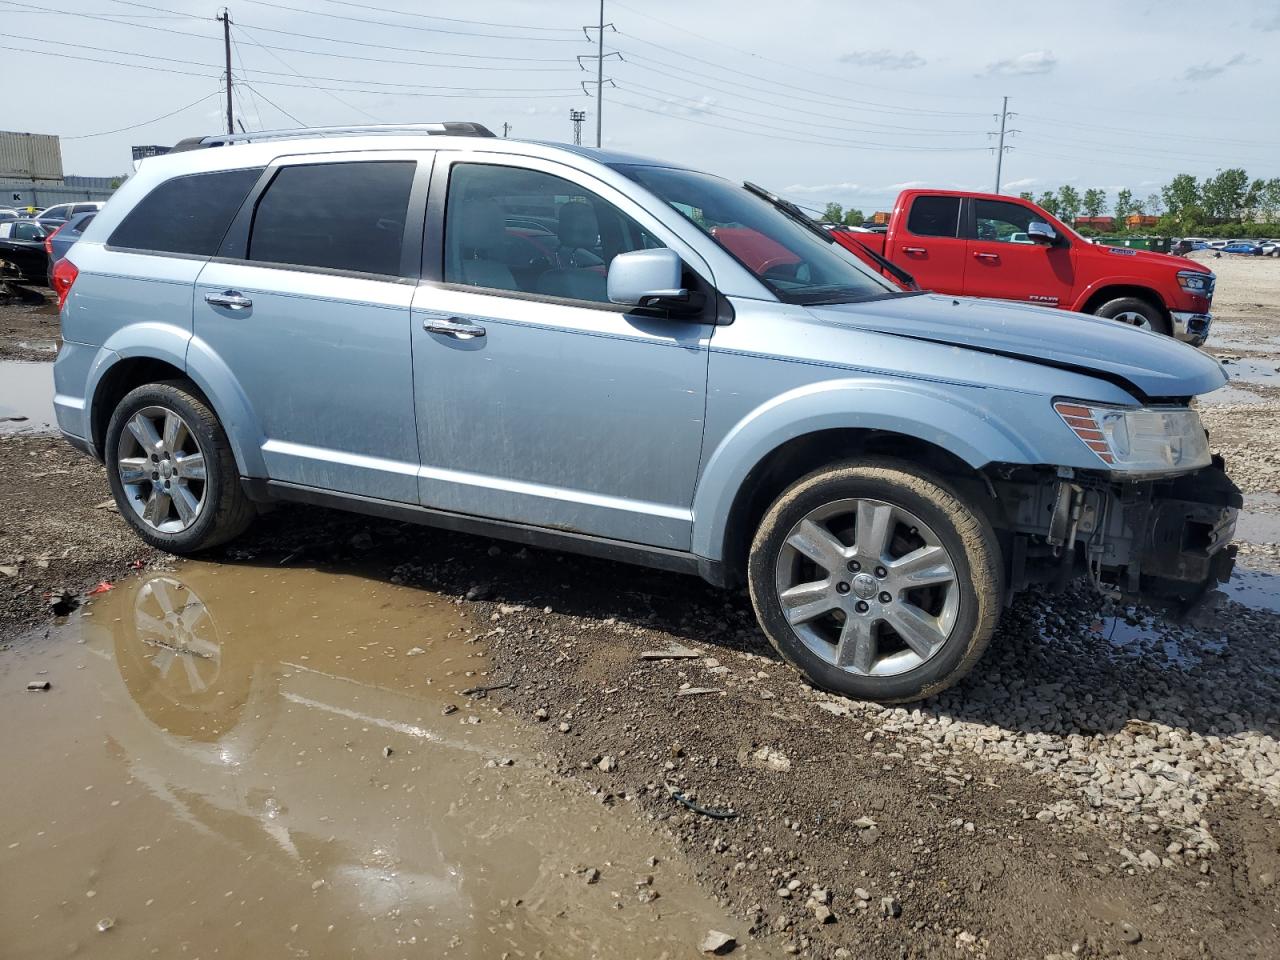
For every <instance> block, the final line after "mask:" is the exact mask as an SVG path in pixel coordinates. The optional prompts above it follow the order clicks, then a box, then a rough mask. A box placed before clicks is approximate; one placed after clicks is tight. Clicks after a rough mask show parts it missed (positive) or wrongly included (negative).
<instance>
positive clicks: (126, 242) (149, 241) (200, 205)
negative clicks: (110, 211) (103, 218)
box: [107, 167, 262, 257]
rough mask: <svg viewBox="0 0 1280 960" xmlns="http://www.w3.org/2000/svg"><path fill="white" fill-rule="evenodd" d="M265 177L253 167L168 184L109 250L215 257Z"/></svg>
mask: <svg viewBox="0 0 1280 960" xmlns="http://www.w3.org/2000/svg"><path fill="white" fill-rule="evenodd" d="M261 174H262V168H261V167H253V168H249V169H244V170H220V171H218V172H217V173H196V174H191V175H189V176H185V177H174V178H173V179H172V180H166V181H165V182H164V183H162V184H160V186H158V187H156V188H155V189H154V190H152V191H151V192H150V193H149V194H147V195H146V196H145V197H143V198H142V199H141V200H140V201H139V202H138V204H137V206H135V207H134V208H133V209H132V210H130V211H129V213H128V214H127V215H126V216H125V218H124V219H123V220H122V221H121V222H120V225H119V226H118V227H116V228H115V230H114V231H112V233H111V236H110V238H108V240H107V245H108V246H111V247H119V248H122V249H125V250H147V251H153V252H157V253H181V254H188V255H191V256H198V257H212V256H213V255H214V254H215V253H217V251H218V245H219V244H220V243H222V236H223V234H225V233H226V232H227V228H228V227H229V226H231V219H232V217H234V216H235V215H236V211H237V210H239V209H240V205H241V204H242V203H244V198H245V197H247V196H248V195H249V190H250V189H252V187H253V185H254V184H255V183H257V182H258V177H259V176H260V175H261Z"/></svg>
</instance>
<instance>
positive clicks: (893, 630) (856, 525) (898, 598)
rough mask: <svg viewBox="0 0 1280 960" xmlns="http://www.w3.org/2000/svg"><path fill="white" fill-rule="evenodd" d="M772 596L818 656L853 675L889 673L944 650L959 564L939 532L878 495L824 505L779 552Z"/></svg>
mask: <svg viewBox="0 0 1280 960" xmlns="http://www.w3.org/2000/svg"><path fill="white" fill-rule="evenodd" d="M775 589H776V593H777V600H778V603H779V605H780V607H781V609H782V613H783V616H784V617H785V618H786V620H787V623H788V624H789V625H790V627H791V629H792V631H794V633H795V634H796V636H797V637H799V639H800V640H801V641H802V642H803V643H804V645H805V646H806V647H807V648H808V649H809V650H810V651H811V652H812V653H813V654H814V655H816V656H818V657H820V658H821V659H822V660H824V661H826V662H827V663H830V664H833V665H834V666H836V667H838V668H840V669H841V670H845V671H847V672H849V673H852V674H856V675H859V676H896V675H898V674H901V673H906V672H907V671H909V670H913V669H915V668H916V667H919V666H920V665H921V664H923V663H924V662H925V661H926V660H928V659H929V658H931V657H932V656H934V655H935V654H936V653H937V652H938V651H939V650H941V649H942V647H943V646H944V644H945V643H946V642H947V640H948V639H949V638H950V636H951V633H952V631H953V630H954V629H955V625H956V619H957V613H958V611H959V608H960V583H959V579H958V577H957V574H956V564H955V562H954V560H953V559H952V557H951V554H950V553H949V551H948V550H947V548H946V547H945V546H944V545H943V543H942V541H941V539H940V538H939V537H938V535H937V533H935V532H934V530H933V529H932V528H931V527H929V525H928V524H926V523H924V522H923V521H922V520H921V519H920V518H919V517H917V516H915V515H914V514H913V513H911V512H910V511H908V510H905V509H903V508H902V507H900V506H897V505H895V504H892V503H887V502H885V501H883V500H873V499H848V500H837V501H833V502H830V503H826V504H823V505H822V506H820V507H817V508H816V509H814V510H811V511H810V512H809V513H808V514H806V515H805V516H804V517H803V518H802V519H801V520H800V521H799V522H798V523H797V524H796V525H795V526H794V527H793V528H792V529H791V532H790V533H788V534H787V537H786V539H785V541H784V542H783V546H782V548H781V549H780V550H779V552H778V560H777V568H776V572H775Z"/></svg>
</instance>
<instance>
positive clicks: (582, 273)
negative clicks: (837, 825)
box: [54, 124, 1240, 701]
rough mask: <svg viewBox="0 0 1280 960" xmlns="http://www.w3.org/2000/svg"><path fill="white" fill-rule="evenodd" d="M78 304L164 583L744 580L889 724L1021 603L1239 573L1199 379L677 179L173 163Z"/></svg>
mask: <svg viewBox="0 0 1280 960" xmlns="http://www.w3.org/2000/svg"><path fill="white" fill-rule="evenodd" d="M885 269H889V268H885ZM54 280H55V285H56V289H57V291H58V294H59V297H60V299H61V300H62V301H63V302H62V336H63V340H64V345H63V347H62V350H61V352H60V353H59V356H58V362H57V366H56V368H55V375H56V384H57V397H56V401H55V402H56V407H57V413H58V421H59V423H60V425H61V428H62V431H63V432H64V433H65V435H66V437H67V439H68V440H69V441H70V442H71V443H73V444H75V445H76V446H77V447H79V448H81V449H82V450H85V451H87V452H89V453H91V454H92V455H94V456H96V457H98V458H99V459H101V460H103V461H104V462H105V463H106V465H107V472H108V476H109V477H110V481H111V489H112V492H113V494H114V496H115V499H116V502H117V503H118V505H119V508H120V513H121V515H122V516H123V517H125V518H126V519H127V520H128V521H129V522H130V523H131V524H132V525H133V526H134V528H135V529H136V530H137V531H138V533H139V535H140V536H141V537H142V538H143V539H144V540H146V541H147V542H149V543H151V544H154V545H156V546H158V547H160V548H162V549H165V550H169V551H171V552H173V553H178V554H188V553H193V552H195V551H198V550H202V549H204V548H206V547H210V546H213V545H214V544H218V543H222V542H224V541H227V540H229V539H230V538H232V537H234V536H236V535H237V534H239V533H241V532H242V531H243V530H244V529H245V527H246V526H247V525H248V524H249V523H250V521H251V520H252V518H253V516H254V514H255V512H256V510H257V505H258V504H263V503H269V502H272V501H280V500H293V501H302V502H305V503H314V504H324V505H328V506H337V507H342V508H346V509H349V510H353V511H357V512H361V513H366V514H370V515H374V516H380V517H393V518H398V519H405V520H412V521H417V522H420V523H424V524H428V525H434V526H441V527H446V528H450V529H454V530H462V531H470V532H476V533H483V534H489V535H493V536H497V537H504V538H507V539H510V540H516V541H519V542H522V543H528V544H536V545H539V546H545V547H553V548H560V549H567V550H576V551H581V552H584V553H590V554H596V555H602V556H606V557H613V558H616V559H619V560H629V561H633V562H636V563H642V564H648V565H651V566H656V567H661V568H664V569H669V570H678V571H687V572H690V573H698V574H700V575H702V576H703V577H705V578H706V579H708V580H710V581H712V582H713V583H717V584H721V585H725V586H733V585H738V584H742V583H744V582H745V583H746V584H747V585H748V586H749V588H750V592H751V598H752V601H753V602H754V605H755V609H756V612H757V614H758V616H759V619H760V624H761V626H762V627H763V629H764V631H765V633H766V634H767V635H768V637H769V639H770V640H771V641H772V643H773V644H774V645H775V646H776V647H777V649H778V651H779V652H780V653H781V654H782V656H784V657H785V658H786V659H787V660H788V661H789V662H791V663H792V664H794V665H795V666H797V667H798V668H799V669H800V670H802V671H803V672H804V673H805V674H806V675H807V676H808V677H810V678H811V679H812V681H813V682H815V683H817V684H819V685H821V686H823V687H826V688H829V689H832V690H837V691H841V692H843V693H846V694H850V695H852V696H856V697H862V698H868V699H875V700H882V701H901V700H910V699H915V698H918V697H921V696H925V695H927V694H930V693H933V692H936V691H938V690H941V689H943V688H944V687H946V686H947V685H948V684H950V683H953V682H954V681H955V680H956V679H958V678H959V677H960V676H962V675H963V674H964V673H965V672H966V671H967V670H968V669H969V668H970V667H972V665H973V664H974V663H975V662H976V661H977V659H978V658H979V656H980V655H981V653H982V651H983V649H984V648H985V646H986V644H987V643H988V641H989V639H990V638H991V635H992V631H993V630H994V628H995V626H996V622H997V619H998V617H999V615H1000V611H1001V608H1002V607H1003V606H1004V604H1005V603H1006V602H1007V601H1008V599H1009V598H1010V597H1011V596H1012V595H1013V594H1014V593H1015V592H1017V591H1018V590H1021V589H1023V588H1024V587H1026V586H1027V585H1028V584H1029V583H1032V582H1035V581H1042V582H1044V581H1047V582H1052V583H1056V584H1062V583H1065V582H1066V581H1067V580H1068V579H1070V578H1072V577H1075V576H1078V575H1086V576H1089V577H1091V578H1092V579H1093V580H1094V581H1095V582H1097V583H1098V584H1100V585H1102V586H1105V587H1106V588H1108V589H1115V590H1119V591H1125V592H1130V593H1139V592H1142V593H1160V594H1163V595H1168V596H1174V597H1180V598H1183V599H1186V598H1189V597H1191V596H1193V595H1195V594H1196V593H1197V592H1199V591H1201V590H1203V589H1204V588H1205V586H1206V585H1208V584H1210V583H1212V582H1214V581H1215V580H1218V579H1222V578H1224V577H1225V576H1226V574H1227V573H1228V572H1229V570H1230V567H1231V563H1232V557H1233V555H1234V548H1232V547H1231V546H1230V541H1231V538H1232V535H1233V531H1234V527H1235V519H1236V512H1237V508H1238V507H1239V506H1240V495H1239V492H1238V490H1237V489H1236V488H1235V486H1234V485H1233V484H1232V483H1231V481H1230V480H1229V479H1228V478H1227V476H1226V474H1225V473H1224V472H1223V469H1222V463H1221V461H1220V460H1217V459H1215V458H1211V456H1210V451H1209V445H1208V441H1207V439H1206V436H1205V432H1204V430H1203V428H1202V427H1201V424H1200V418H1199V416H1198V415H1197V413H1196V412H1195V411H1194V410H1193V409H1191V407H1190V406H1189V404H1190V401H1191V399H1192V398H1193V397H1195V396H1196V395H1197V394H1202V393H1205V392H1207V391H1210V390H1214V389H1216V388H1218V387H1220V386H1222V385H1223V383H1224V382H1225V378H1224V376H1223V373H1222V371H1221V369H1220V368H1219V366H1218V364H1217V363H1215V362H1214V361H1213V360H1212V359H1210V358H1208V357H1205V356H1203V355H1202V354H1200V353H1198V352H1197V351H1196V350H1194V349H1192V348H1190V347H1187V346H1185V345H1183V344H1180V343H1177V342H1174V341H1172V340H1170V339H1168V338H1167V337H1160V336H1155V335H1152V334H1148V333H1144V332H1142V331H1138V330H1134V329H1130V328H1126V327H1123V326H1119V325H1117V324H1115V323H1113V322H1111V321H1107V320H1095V319H1093V318H1090V317H1084V316H1072V317H1063V316H1062V314H1061V312H1059V311H1051V310H1050V311H1046V310H1040V309H1036V308H1032V307H1026V306H1019V305H1015V304H1011V303H1002V302H993V301H980V300H970V299H957V298H954V297H949V296H935V295H932V294H928V293H922V292H920V291H916V290H911V289H904V287H909V286H910V284H909V283H907V282H906V281H905V279H903V278H900V281H899V282H893V281H891V280H889V279H886V277H885V276H884V275H882V274H881V272H879V271H878V270H876V269H874V268H871V267H869V266H868V265H866V264H864V263H863V262H861V261H860V260H858V259H857V258H856V257H854V255H852V254H850V253H848V252H847V251H845V250H844V249H842V248H841V247H840V246H838V245H836V244H833V243H832V242H831V241H830V240H829V239H828V238H827V236H826V235H825V234H824V233H823V232H822V231H821V230H819V229H817V228H815V227H814V225H813V224H811V223H810V222H809V221H808V220H807V219H806V218H805V217H804V216H803V214H800V213H799V211H797V210H795V208H793V207H791V206H789V205H788V204H786V203H785V202H783V201H780V200H778V199H777V198H774V197H772V196H771V195H769V194H768V193H766V192H765V191H763V190H761V189H760V188H758V187H754V186H751V185H745V186H738V185H736V184H733V183H730V182H728V181H726V180H723V179H720V178H718V177H714V176H710V175H708V174H705V173H699V172H696V171H693V170H689V169H685V168H682V167H679V166H676V165H673V164H669V163H661V162H656V161H653V160H645V159H641V158H639V157H631V156H624V155H620V154H613V153H605V152H600V151H596V150H588V149H580V148H576V147H566V146H563V145H559V144H548V143H526V142H520V141H515V140H506V139H496V138H494V137H493V136H492V134H490V133H489V132H488V131H487V130H485V129H484V128H483V127H480V126H479V125H476V124H428V125H415V126H412V127H377V128H342V129H318V130H297V131H282V132H277V133H271V134H250V135H243V136H241V135H237V136H234V137H231V136H228V137H208V138H203V139H196V140H191V141H184V142H183V143H181V144H179V145H178V147H177V148H176V149H175V151H174V152H173V153H171V154H169V155H167V156H163V157H157V158H153V159H149V160H147V161H145V162H144V163H143V164H142V165H141V169H140V170H139V172H138V174H137V175H136V176H135V177H133V178H131V179H130V180H129V181H128V183H126V184H125V186H124V187H122V188H121V190H120V191H119V193H118V194H117V195H116V196H115V197H114V198H113V199H112V201H111V202H110V203H109V204H108V205H107V207H106V209H105V210H103V211H102V212H101V213H100V214H98V216H97V217H96V218H95V220H94V221H93V223H92V224H91V225H90V227H89V229H88V230H87V231H86V232H85V234H84V237H83V238H82V239H81V240H80V241H79V242H78V243H77V244H76V245H75V247H74V249H73V250H72V251H71V253H70V255H69V257H68V258H67V259H65V260H63V261H62V262H61V263H60V264H59V266H58V268H57V271H56V275H55V277H54Z"/></svg>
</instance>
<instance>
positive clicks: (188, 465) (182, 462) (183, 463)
mask: <svg viewBox="0 0 1280 960" xmlns="http://www.w3.org/2000/svg"><path fill="white" fill-rule="evenodd" d="M173 463H174V466H175V467H177V468H178V476H180V477H181V478H182V479H183V480H203V479H205V475H204V454H200V453H192V454H188V455H187V456H185V457H175V458H174V460H173Z"/></svg>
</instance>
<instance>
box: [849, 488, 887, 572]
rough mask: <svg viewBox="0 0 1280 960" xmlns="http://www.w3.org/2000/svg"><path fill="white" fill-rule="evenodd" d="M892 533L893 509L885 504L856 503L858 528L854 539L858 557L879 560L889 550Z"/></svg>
mask: <svg viewBox="0 0 1280 960" xmlns="http://www.w3.org/2000/svg"><path fill="white" fill-rule="evenodd" d="M892 532H893V507H891V506H889V504H887V503H873V502H871V501H868V500H859V501H858V528H857V533H856V534H855V537H856V539H857V544H856V546H857V549H858V554H859V556H862V557H868V558H875V559H876V560H879V559H880V558H881V557H883V556H884V555H885V552H886V551H887V550H888V549H889V535H890V534H891V533H892Z"/></svg>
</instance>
